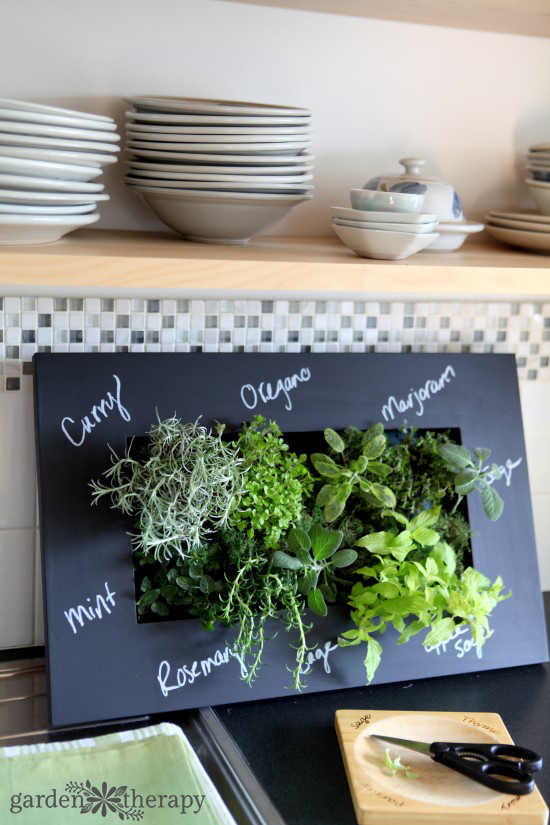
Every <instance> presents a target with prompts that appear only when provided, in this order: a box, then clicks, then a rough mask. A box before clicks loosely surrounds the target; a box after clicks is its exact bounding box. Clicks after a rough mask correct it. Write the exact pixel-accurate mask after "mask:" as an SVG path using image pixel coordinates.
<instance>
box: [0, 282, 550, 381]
mask: <svg viewBox="0 0 550 825" xmlns="http://www.w3.org/2000/svg"><path fill="white" fill-rule="evenodd" d="M161 351H162V352H189V351H192V352H193V351H194V352H196V351H204V352H243V351H246V352H283V351H287V352H480V353H490V352H496V353H515V354H516V357H517V364H518V370H519V377H520V379H526V380H548V379H549V377H550V369H549V364H550V303H533V302H517V303H505V302H499V303H488V302H483V303H474V302H445V303H444V302H424V303H423V302H415V303H406V302H397V301H393V302H391V303H390V302H382V301H376V302H371V301H261V300H196V299H193V300H147V299H141V298H137V299H130V298H43V297H40V298H33V297H26V298H17V297H5V298H1V297H0V369H1V370H2V380H1V381H0V386H1V387H2V389H4V390H7V391H13V390H19V389H22V388H24V387H25V386H28V385H30V378H29V380H26V378H28V377H29V376H30V375H31V373H32V365H31V363H30V362H31V359H32V356H33V354H34V353H35V352H161Z"/></svg>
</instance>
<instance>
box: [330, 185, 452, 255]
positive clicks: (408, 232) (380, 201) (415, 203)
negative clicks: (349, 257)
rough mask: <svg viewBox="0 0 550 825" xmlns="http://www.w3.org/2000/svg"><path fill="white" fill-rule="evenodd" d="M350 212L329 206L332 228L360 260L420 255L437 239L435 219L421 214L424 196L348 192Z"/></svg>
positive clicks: (432, 216) (342, 208)
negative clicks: (416, 253)
mask: <svg viewBox="0 0 550 825" xmlns="http://www.w3.org/2000/svg"><path fill="white" fill-rule="evenodd" d="M350 199H351V205H352V207H353V208H352V209H349V208H348V207H343V206H332V207H331V214H332V228H333V229H334V231H335V232H336V234H337V235H338V237H339V238H340V240H341V241H342V243H344V244H345V245H346V246H347V247H349V248H350V249H351V250H353V252H355V253H356V254H357V255H360V256H361V257H363V258H376V259H378V260H390V261H398V260H401V259H402V258H408V257H409V256H410V255H413V254H414V253H415V252H420V250H421V249H425V248H426V247H427V246H429V245H430V244H431V243H433V242H434V241H435V240H437V238H438V237H439V235H438V234H437V233H436V232H434V229H436V228H437V225H438V218H437V215H434V214H428V213H425V212H422V211H421V210H422V205H423V202H424V195H422V194H420V195H419V194H407V193H404V192H378V191H374V190H367V189H352V190H351V192H350Z"/></svg>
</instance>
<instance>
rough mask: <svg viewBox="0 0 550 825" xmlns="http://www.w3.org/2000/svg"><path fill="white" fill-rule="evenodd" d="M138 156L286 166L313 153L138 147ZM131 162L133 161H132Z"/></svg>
mask: <svg viewBox="0 0 550 825" xmlns="http://www.w3.org/2000/svg"><path fill="white" fill-rule="evenodd" d="M139 156H140V157H143V158H156V159H158V160H162V161H166V163H171V162H173V161H187V162H190V163H192V164H197V163H203V164H205V163H208V164H209V165H211V166H214V167H216V166H228V165H229V166H241V165H244V166H270V167H273V166H277V165H281V166H288V165H290V164H295V165H301V164H309V163H310V162H311V161H312V160H313V158H314V155H309V154H307V153H304V154H300V153H298V154H296V155H270V156H269V157H265V156H263V155H227V154H218V153H215V152H212V154H208V155H207V154H203V153H202V152H163V151H161V150H159V149H140V150H139ZM132 162H133V161H132Z"/></svg>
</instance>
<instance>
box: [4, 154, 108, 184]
mask: <svg viewBox="0 0 550 825" xmlns="http://www.w3.org/2000/svg"><path fill="white" fill-rule="evenodd" d="M0 172H7V173H8V174H11V175H34V176H35V177H41V178H43V177H48V178H59V179H60V180H80V181H88V180H92V179H93V178H97V177H98V176H99V175H101V172H102V170H101V168H100V167H99V166H97V165H96V166H74V165H73V164H71V163H46V162H45V161H41V160H27V159H26V158H10V157H5V156H4V155H2V154H0Z"/></svg>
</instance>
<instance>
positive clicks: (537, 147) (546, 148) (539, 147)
mask: <svg viewBox="0 0 550 825" xmlns="http://www.w3.org/2000/svg"><path fill="white" fill-rule="evenodd" d="M528 149H529V151H530V152H548V153H549V154H550V143H535V144H533V146H529V147H528Z"/></svg>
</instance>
